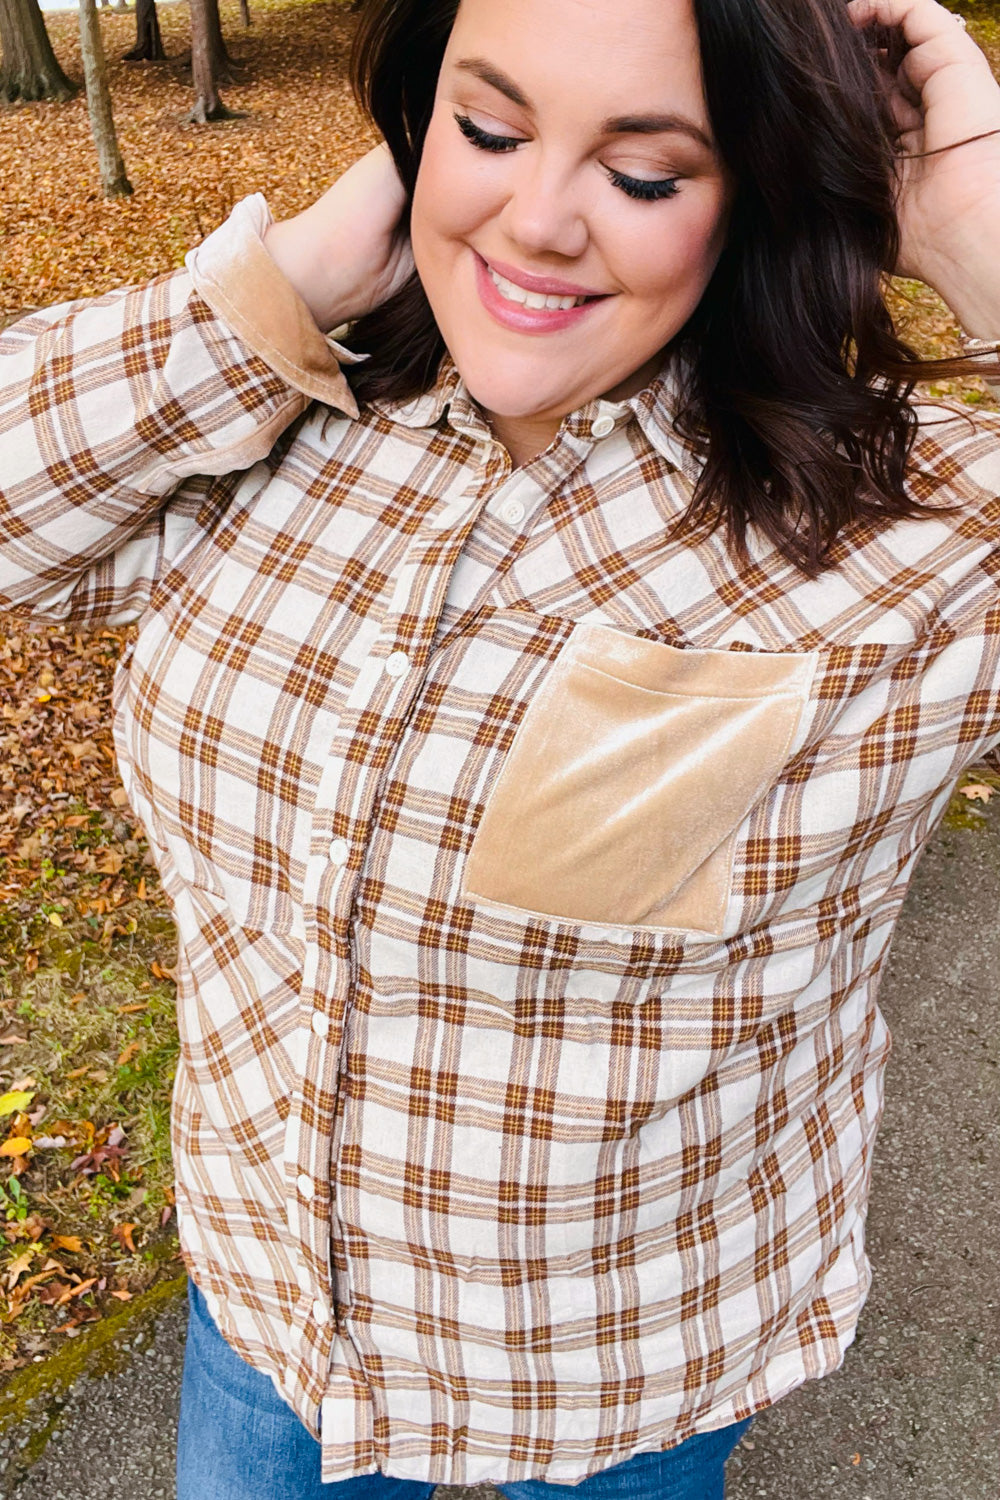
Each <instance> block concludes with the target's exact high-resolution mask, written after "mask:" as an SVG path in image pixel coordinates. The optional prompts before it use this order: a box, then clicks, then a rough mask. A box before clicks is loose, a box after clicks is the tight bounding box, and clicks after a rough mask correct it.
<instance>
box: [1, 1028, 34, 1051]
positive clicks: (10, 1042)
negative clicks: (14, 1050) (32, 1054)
mask: <svg viewBox="0 0 1000 1500" xmlns="http://www.w3.org/2000/svg"><path fill="white" fill-rule="evenodd" d="M27 1040H28V1038H27V1037H26V1036H16V1035H15V1034H14V1032H13V1031H8V1033H7V1035H6V1036H0V1047H23V1045H24V1043H25V1042H26V1041H27Z"/></svg>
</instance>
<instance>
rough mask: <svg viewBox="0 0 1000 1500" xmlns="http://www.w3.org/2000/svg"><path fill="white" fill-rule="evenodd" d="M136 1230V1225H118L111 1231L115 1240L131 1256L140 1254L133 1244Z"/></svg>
mask: <svg viewBox="0 0 1000 1500" xmlns="http://www.w3.org/2000/svg"><path fill="white" fill-rule="evenodd" d="M135 1228H136V1225H135V1224H116V1225H115V1226H114V1228H113V1229H112V1231H111V1233H112V1234H113V1235H114V1237H115V1239H116V1240H117V1241H118V1243H119V1244H120V1245H121V1247H122V1249H123V1250H127V1251H128V1253H129V1254H130V1255H137V1254H138V1251H137V1250H136V1248H135V1245H134V1244H133V1242H132V1231H133V1229H135Z"/></svg>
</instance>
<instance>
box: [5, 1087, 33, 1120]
mask: <svg viewBox="0 0 1000 1500" xmlns="http://www.w3.org/2000/svg"><path fill="white" fill-rule="evenodd" d="M34 1097H35V1096H34V1094H26V1093H25V1092H24V1091H23V1090H22V1089H11V1090H10V1091H9V1092H8V1093H6V1094H0V1115H13V1114H17V1113H18V1112H19V1111H20V1110H22V1109H27V1107H28V1105H29V1104H30V1103H31V1101H32V1099H34Z"/></svg>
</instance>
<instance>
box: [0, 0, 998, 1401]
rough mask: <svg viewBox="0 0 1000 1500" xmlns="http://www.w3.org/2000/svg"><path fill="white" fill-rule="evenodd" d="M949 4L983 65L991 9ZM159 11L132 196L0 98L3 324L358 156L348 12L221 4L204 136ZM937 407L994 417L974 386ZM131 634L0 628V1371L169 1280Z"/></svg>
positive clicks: (77, 139) (120, 280)
mask: <svg viewBox="0 0 1000 1500" xmlns="http://www.w3.org/2000/svg"><path fill="white" fill-rule="evenodd" d="M0 3H7V4H12V3H16V0H0ZM952 8H953V9H955V10H960V11H962V12H963V13H964V14H965V15H966V16H967V17H968V20H969V25H970V29H971V30H972V32H973V34H974V35H975V37H976V39H977V41H979V43H980V45H981V46H983V47H984V49H985V50H986V52H987V54H988V55H989V56H990V59H991V62H992V63H993V66H994V70H995V71H996V70H998V68H1000V0H966V3H955V4H953V5H952ZM158 12H159V24H160V30H161V33H162V40H163V46H164V50H165V52H166V58H165V60H163V61H158V62H128V61H125V60H123V54H124V53H125V52H127V51H129V50H130V49H131V48H132V47H133V46H134V44H135V39H136V17H135V13H134V12H127V11H124V10H118V9H114V10H111V9H102V10H101V12H100V16H99V24H100V28H101V33H102V36H103V44H104V51H105V53H106V56H107V59H108V80H109V84H110V91H111V97H112V101H113V107H114V115H115V123H116V126H117V135H118V141H119V144H120V147H121V152H122V156H123V158H124V162H125V167H126V170H127V173H128V176H129V180H130V182H131V185H132V188H133V192H132V194H131V196H128V197H115V198H107V197H105V196H104V193H103V192H102V188H101V180H100V177H99V174H98V168H97V158H96V156H95V149H94V140H93V137H92V134H91V129H90V124H89V121H88V115H87V102H86V98H85V95H84V92H83V90H82V89H81V90H80V92H79V93H78V94H77V95H76V96H75V97H73V98H70V99H69V100H67V101H64V102H39V103H28V104H25V103H20V104H4V103H2V102H0V327H2V326H3V325H4V324H5V323H9V322H10V321H12V320H14V319H16V318H17V317H19V316H20V315H22V314H23V313H24V312H26V311H30V310H31V309H32V308H36V307H42V306H47V305H49V304H52V303H57V302H62V301H66V300H69V299H71V298H75V297H82V296H89V295H92V294H96V293H100V292H104V291H107V290H109V289H110V288H112V287H116V286H121V285H123V284H126V283H131V282H140V281H143V280H145V279H147V278H148V277H150V276H153V275H156V274H158V273H160V272H163V271H168V270H171V269H173V268H174V267H177V266H179V265H181V264H182V262H183V258H184V255H185V253H186V252H187V250H188V249H190V248H191V247H192V246H193V245H195V244H197V243H198V242H199V241H200V240H201V239H202V238H203V237H204V236H205V235H206V234H208V233H209V232H210V231H211V230H212V229H213V228H215V227H216V225H218V224H219V223H221V221H222V220H223V219H224V218H225V217H226V215H227V213H228V212H229V210H230V208H231V207H232V206H233V204H234V203H235V202H237V201H238V199H240V198H241V197H243V196H244V195H245V194H247V193H251V192H256V191H260V192H263V193H264V194H265V196H266V197H267V200H268V202H269V204H270V206H271V208H272V210H273V212H274V214H275V216H276V217H278V218H281V217H284V216H286V215H288V214H290V213H293V212H296V211H297V210H298V209H300V208H302V207H304V206H305V205H306V204H307V203H309V202H310V201H312V199H314V198H315V197H316V196H318V195H319V193H321V192H322V191H323V189H324V188H325V187H327V186H328V185H329V183H330V182H331V181H332V180H333V179H334V178H335V177H336V176H337V175H338V174H339V173H340V172H341V171H343V170H344V168H345V167H346V166H348V165H349V164H350V162H351V161H353V160H354V159H355V157H356V156H358V155H359V154H360V153H361V152H362V151H363V150H365V149H366V148H367V147H368V146H369V145H371V144H372V143H373V141H374V136H373V134H372V132H371V129H370V127H369V126H368V125H367V124H366V123H365V122H364V121H363V120H362V118H361V117H360V115H359V114H358V112H357V110H356V108H355V106H354V105H353V103H352V101H351V98H350V91H349V88H348V85H347V79H346V61H347V55H348V52H349V48H350V40H351V34H352V31H353V26H354V18H353V16H352V14H351V12H350V10H349V7H348V6H347V4H346V3H338V0H252V6H251V20H252V25H251V26H249V27H247V26H246V25H245V22H246V19H247V12H246V5H245V4H244V5H242V6H241V5H240V4H239V3H238V0H232V3H229V0H223V3H222V4H221V7H220V12H221V19H222V27H223V32H224V34H225V36H226V38H227V41H228V46H229V52H230V54H231V65H230V66H229V67H228V69H227V70H226V72H227V78H224V79H223V82H224V84H225V103H226V105H227V107H228V108H229V109H230V110H232V111H233V112H234V116H235V117H233V118H228V119H225V120H222V121H218V122H215V123H208V124H196V123H194V122H193V121H192V119H191V68H190V49H191V28H190V20H189V10H188V6H187V5H186V4H183V3H180V0H168V3H162V4H160V5H159V6H158ZM46 26H47V30H48V34H49V37H50V38H51V41H52V44H53V48H54V51H55V54H56V57H57V58H58V61H59V64H60V65H61V67H62V69H63V71H64V72H65V74H66V75H67V76H68V77H69V79H70V80H72V81H80V80H82V77H83V64H82V59H81V52H80V32H79V27H78V19H77V15H76V13H75V12H74V11H64V12H56V13H53V12H49V13H48V14H47V15H46ZM890 296H891V300H892V305H893V310H894V313H895V314H896V317H897V320H898V324H899V326H900V329H901V331H902V332H903V334H904V336H905V337H907V338H908V339H909V340H910V342H911V343H913V344H914V345H915V346H916V347H917V348H918V349H919V350H920V351H921V352H922V353H926V354H929V355H941V354H950V353H957V352H959V341H958V340H959V331H958V329H957V327H956V326H955V323H954V320H953V318H952V316H951V314H950V313H949V312H948V310H947V309H946V308H945V307H944V305H943V304H942V303H941V302H940V300H939V299H938V298H937V297H935V296H934V295H933V293H931V292H930V291H929V290H928V289H927V288H926V287H924V286H922V285H921V284H920V283H917V282H906V281H896V282H895V283H893V286H892V288H891V292H890ZM932 390H933V392H934V393H935V394H942V395H945V394H947V395H952V396H955V397H957V398H958V399H960V400H962V401H964V402H968V403H970V404H973V405H978V404H983V405H996V404H997V403H996V400H995V397H994V396H993V395H992V394H991V393H990V392H989V391H988V390H986V388H985V387H983V386H981V385H979V384H978V383H977V382H974V381H961V382H952V383H949V384H947V385H944V384H942V385H939V386H935V387H933V388H932ZM127 634H128V633H127V632H126V631H120V630H98V631H95V632H91V633H83V632H78V631H76V630H74V629H72V628H62V627H38V626H29V625H27V624H26V623H25V622H23V621H17V620H13V619H5V618H3V617H2V616H0V1379H2V1376H3V1373H4V1372H9V1371H11V1370H14V1369H16V1368H18V1367H19V1366H22V1365H24V1364H26V1363H30V1362H33V1361H34V1362H39V1361H43V1360H44V1359H45V1358H46V1356H47V1355H48V1354H50V1353H51V1352H53V1351H54V1350H57V1349H59V1348H62V1347H65V1342H66V1340H68V1339H73V1338H75V1337H76V1336H78V1335H79V1333H80V1332H81V1330H82V1329H83V1328H84V1327H85V1326H86V1325H87V1324H90V1323H94V1322H99V1321H100V1320H102V1319H106V1318H108V1317H109V1316H113V1315H114V1314H116V1313H120V1312H121V1311H122V1309H123V1304H127V1303H129V1302H131V1301H133V1299H135V1298H137V1297H138V1296H140V1295H141V1294H143V1293H144V1292H147V1291H149V1290H150V1289H151V1288H153V1287H154V1286H155V1285H156V1284H157V1283H161V1282H163V1281H170V1280H174V1279H176V1278H177V1277H178V1275H179V1274H180V1272H181V1270H182V1267H181V1264H180V1261H179V1259H178V1252H177V1242H176V1234H175V1229H174V1214H173V1193H172V1188H171V1182H172V1168H171V1159H170V1134H169V1106H170V1089H171V1084H172V1080H173V1071H174V1065H175V1060H176V1055H177V1030H176V1021H175V1009H174V985H173V961H174V953H175V943H174V934H173V924H172V922H171V918H170V913H169V910H168V908H167V905H166V902H165V899H164V897H163V894H162V892H161V889H160V885H159V880H158V877H157V874H156V870H155V867H154V865H153V864H152V861H151V858H150V855H149V852H148V849H147V846H146V844H145V841H144V840H143V837H142V834H141V831H140V830H139V828H138V827H137V826H136V824H135V820H134V818H133V815H132V813H131V811H130V809H129V806H128V801H127V798H126V796H125V793H124V791H123V789H122V787H121V785H120V782H119V780H118V776H117V771H116V767H115V758H114V751H113V747H112V745H111V739H110V693H111V680H112V676H113V672H114V666H115V663H116V661H117V658H118V655H119V652H120V650H121V648H122V645H123V643H124V641H125V640H126V639H127ZM997 786H998V779H997V778H995V777H993V776H992V775H990V774H989V773H987V772H985V771H984V772H982V773H981V774H973V775H972V776H971V777H970V778H968V779H967V781H966V782H965V783H964V784H963V786H962V788H961V789H960V791H959V793H958V794H957V795H956V798H955V799H954V802H953V805H952V810H951V812H950V814H949V817H950V818H951V820H952V821H953V822H954V821H958V822H961V823H963V824H965V825H967V826H973V827H974V826H976V823H977V818H978V817H979V816H980V809H981V807H982V804H983V803H985V802H988V801H989V799H990V798H991V797H992V796H993V795H994V792H995V790H996V789H997Z"/></svg>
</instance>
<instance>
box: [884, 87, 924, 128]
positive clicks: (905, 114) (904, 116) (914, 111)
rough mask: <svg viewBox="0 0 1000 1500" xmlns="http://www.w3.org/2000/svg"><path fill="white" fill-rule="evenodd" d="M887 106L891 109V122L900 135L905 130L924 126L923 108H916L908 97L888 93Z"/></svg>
mask: <svg viewBox="0 0 1000 1500" xmlns="http://www.w3.org/2000/svg"><path fill="white" fill-rule="evenodd" d="M889 108H890V110H891V111H892V120H893V124H894V125H895V127H896V129H897V130H898V132H899V134H900V135H902V134H903V133H904V132H905V131H916V130H922V129H923V128H924V115H923V110H921V109H918V108H917V107H916V105H914V104H912V103H911V102H910V100H909V99H905V98H904V97H903V95H902V94H899V93H893V94H890V96H889Z"/></svg>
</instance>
